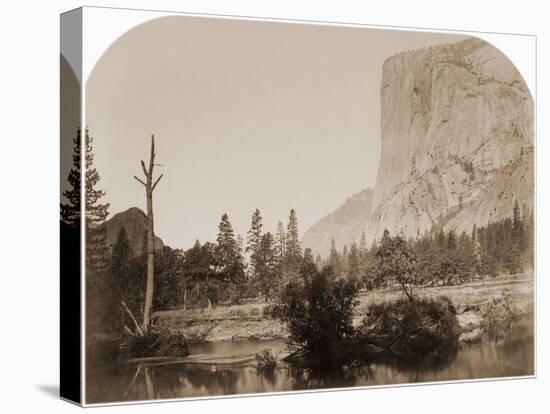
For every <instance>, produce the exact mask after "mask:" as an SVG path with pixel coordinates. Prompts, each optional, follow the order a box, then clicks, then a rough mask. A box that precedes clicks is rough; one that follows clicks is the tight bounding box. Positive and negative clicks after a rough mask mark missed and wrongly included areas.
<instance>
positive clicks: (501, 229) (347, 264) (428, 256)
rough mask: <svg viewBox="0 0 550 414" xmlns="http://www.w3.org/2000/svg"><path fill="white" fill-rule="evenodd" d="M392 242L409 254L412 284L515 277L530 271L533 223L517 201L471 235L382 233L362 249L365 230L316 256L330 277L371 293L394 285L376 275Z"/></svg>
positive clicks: (437, 231) (530, 215) (447, 283)
mask: <svg viewBox="0 0 550 414" xmlns="http://www.w3.org/2000/svg"><path fill="white" fill-rule="evenodd" d="M390 240H393V242H395V243H396V245H395V246H393V247H392V248H393V249H397V246H404V247H405V249H401V250H402V251H401V253H402V254H404V255H410V257H411V261H412V262H414V265H415V269H416V270H415V278H414V284H418V285H432V286H433V285H454V284H459V283H466V282H469V281H472V280H475V279H480V278H485V277H495V276H497V275H499V274H503V273H508V274H517V273H521V272H524V271H527V270H532V268H533V251H534V246H533V240H534V219H533V212H532V210H530V209H529V208H528V207H527V206H523V208H520V206H519V203H518V202H517V201H515V202H514V204H513V207H512V208H511V215H510V217H507V218H505V219H502V220H499V221H495V222H492V223H489V224H487V225H485V226H482V227H477V226H476V225H474V226H473V227H472V231H471V232H470V233H467V232H466V231H463V232H462V233H460V235H457V233H456V231H454V230H448V231H445V230H444V229H439V230H432V231H430V232H427V233H426V234H425V235H424V236H422V237H418V238H416V239H412V238H411V239H408V240H407V239H405V238H403V237H401V236H399V235H396V236H394V239H392V238H391V235H390V233H389V232H388V231H387V230H386V231H385V232H384V235H383V237H382V239H381V240H379V241H378V242H374V243H373V244H372V245H371V246H370V247H367V243H366V236H365V232H363V233H362V235H361V240H360V242H359V244H356V243H352V244H351V246H350V247H349V248H348V247H347V246H346V245H345V246H343V248H342V249H341V250H339V249H338V248H337V246H336V244H335V242H334V239H333V240H332V242H331V244H332V245H331V249H330V253H329V255H328V257H327V258H326V259H322V258H321V257H320V256H316V258H315V263H316V265H317V267H318V268H319V269H322V268H323V267H326V266H330V267H331V268H333V269H334V271H335V273H337V274H341V275H345V276H347V277H349V278H353V279H356V280H357V281H358V282H359V283H361V284H362V287H363V288H366V289H374V288H383V287H389V286H391V285H392V284H394V281H393V279H392V278H390V277H387V275H384V274H383V273H381V271H380V266H379V265H380V257H381V249H383V248H385V247H386V245H387V242H389V241H390Z"/></svg>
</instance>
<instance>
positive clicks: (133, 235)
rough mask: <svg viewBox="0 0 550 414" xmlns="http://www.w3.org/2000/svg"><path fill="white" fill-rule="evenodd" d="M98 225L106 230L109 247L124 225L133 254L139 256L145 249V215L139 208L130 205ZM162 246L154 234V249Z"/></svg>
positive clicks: (114, 241) (161, 242)
mask: <svg viewBox="0 0 550 414" xmlns="http://www.w3.org/2000/svg"><path fill="white" fill-rule="evenodd" d="M99 227H100V228H104V229H105V230H106V243H107V246H108V247H109V248H112V247H113V245H114V244H115V243H116V240H117V237H118V234H119V232H120V229H121V228H122V227H124V229H125V230H126V234H127V236H128V241H129V244H130V249H131V251H132V253H133V255H134V256H139V255H140V254H141V253H142V252H143V251H144V250H145V240H146V234H147V216H146V215H145V213H144V212H143V211H142V210H141V209H139V208H137V207H131V208H129V209H128V210H126V211H122V212H120V213H117V214H115V215H114V216H113V217H111V218H110V219H109V220H107V221H105V222H104V223H102V224H101V225H100V226H99ZM163 247H164V243H163V241H162V240H161V239H160V238H159V237H156V236H155V250H160V249H162V248H163Z"/></svg>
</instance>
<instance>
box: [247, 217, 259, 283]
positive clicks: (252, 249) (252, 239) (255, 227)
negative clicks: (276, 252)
mask: <svg viewBox="0 0 550 414" xmlns="http://www.w3.org/2000/svg"><path fill="white" fill-rule="evenodd" d="M262 226H263V224H262V215H261V213H260V210H259V209H256V210H255V211H254V213H252V222H251V224H250V230H248V241H247V245H246V249H245V251H246V253H249V254H250V265H251V267H252V269H251V270H252V272H253V274H254V275H255V276H256V267H257V266H258V263H257V261H258V252H259V250H260V243H261V241H262Z"/></svg>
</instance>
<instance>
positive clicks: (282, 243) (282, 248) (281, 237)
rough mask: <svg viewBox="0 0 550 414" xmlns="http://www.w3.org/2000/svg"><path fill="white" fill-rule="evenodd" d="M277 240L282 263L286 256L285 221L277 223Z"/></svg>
mask: <svg viewBox="0 0 550 414" xmlns="http://www.w3.org/2000/svg"><path fill="white" fill-rule="evenodd" d="M275 242H276V243H277V253H278V256H279V261H280V262H281V263H282V262H284V259H285V257H286V233H285V227H284V225H283V223H281V222H280V221H279V222H278V223H277V233H276V234H275Z"/></svg>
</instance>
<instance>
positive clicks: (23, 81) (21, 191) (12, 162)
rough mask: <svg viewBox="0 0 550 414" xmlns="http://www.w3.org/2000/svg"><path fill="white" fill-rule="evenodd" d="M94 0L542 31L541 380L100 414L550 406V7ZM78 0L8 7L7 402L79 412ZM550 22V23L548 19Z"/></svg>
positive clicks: (529, 409)
mask: <svg viewBox="0 0 550 414" xmlns="http://www.w3.org/2000/svg"><path fill="white" fill-rule="evenodd" d="M370 3H371V4H368V2H366V1H358V2H351V1H346V0H338V1H331V2H321V1H311V2H307V1H299V0H294V1H291V0H277V1H275V0H271V1H263V2H260V1H253V0H250V1H245V0H232V1H227V0H226V1H223V0H219V1H214V0H197V1H185V0H180V1H175V0H173V1H169V0H157V1H152V0H134V1H129V0H127V1H123V0H118V1H115V0H113V1H94V0H89V1H87V2H86V3H85V4H87V5H102V6H115V7H133V8H145V9H152V8H154V9H162V10H177V11H187V12H197V13H219V14H220V13H221V14H232V15H244V16H260V17H277V18H288V19H310V20H324V21H341V22H349V23H366V24H380V25H401V26H417V27H425V28H430V27H433V28H443V29H457V30H474V31H491V32H507V33H529V34H537V35H538V36H539V38H538V52H539V53H538V76H539V77H538V91H537V95H538V114H539V118H538V136H537V184H538V185H537V213H538V214H537V228H538V235H537V243H538V260H537V264H538V281H537V285H538V308H537V311H538V317H539V324H538V343H537V346H538V354H537V357H538V361H537V362H538V364H537V365H538V378H537V379H533V380H515V381H493V382H481V383H480V382H477V383H467V384H453V385H437V386H413V387H398V388H384V389H371V390H363V391H346V392H329V393H315V394H307V395H305V394H295V395H291V396H272V397H261V398H233V399H222V400H213V401H201V402H186V403H165V404H160V405H140V406H126V407H120V408H101V409H94V410H97V412H103V411H108V410H116V411H117V412H132V413H139V412H155V413H159V412H182V411H184V412H187V413H189V412H201V413H209V412H224V413H229V412H249V411H250V412H253V411H255V412H262V414H264V413H266V414H267V413H271V412H273V413H275V412H277V413H280V412H300V411H306V410H307V412H344V411H348V412H354V411H356V410H357V411H362V412H368V411H370V412H384V413H386V412H390V413H392V412H400V411H401V412H407V413H410V412H422V413H432V412H433V413H442V412H443V413H464V412H498V413H518V412H522V413H536V412H547V410H548V406H549V405H550V398H549V397H548V395H549V393H550V380H549V379H548V378H549V375H550V364H549V362H548V361H549V357H548V356H549V354H550V346H549V345H550V341H549V336H548V328H547V327H548V326H550V323H549V319H550V309H549V306H548V303H549V302H550V299H548V298H549V297H550V290H549V289H550V288H549V286H550V284H549V282H548V281H547V278H546V275H547V274H548V273H549V272H548V270H549V269H548V266H549V261H548V254H546V255H545V251H548V247H547V244H548V236H547V234H545V230H547V229H548V228H549V227H548V223H549V218H548V214H547V211H548V210H549V208H550V203H549V201H550V198H549V196H548V190H546V189H545V187H546V188H547V187H548V186H547V185H546V186H545V185H544V184H545V183H548V182H550V177H549V175H548V171H549V167H548V162H545V161H546V160H545V156H547V155H548V147H549V144H548V143H547V140H546V139H545V137H546V136H547V132H548V121H547V117H545V114H547V113H548V111H549V110H550V109H549V107H548V95H547V94H545V93H544V92H547V91H549V90H550V88H549V84H548V81H549V79H550V78H549V76H548V75H547V74H548V73H549V72H550V66H549V58H550V55H549V54H548V52H549V50H548V42H549V41H550V33H549V32H548V28H547V27H548V19H547V15H548V12H546V11H545V10H544V2H541V1H538V2H537V1H528V0H524V1H521V2H518V1H516V2H508V3H505V2H496V1H494V2H493V1H480V0H477V1H469V0H460V1H454V2H449V1H446V2H444V1H441V0H439V1H420V0H416V1H391V0H386V1H381V2H370ZM81 5H82V3H80V2H78V1H72V0H58V1H57V2H55V3H54V2H48V1H30V0H21V1H10V2H3V8H2V9H1V10H0V53H1V55H0V56H1V60H0V177H1V183H2V187H1V188H2V190H1V192H0V194H1V196H0V197H1V201H0V209H1V214H0V217H1V223H2V226H0V251H1V254H0V278H1V279H0V280H1V282H0V311H1V312H0V357H2V363H1V364H0V396H1V397H0V405H1V407H2V408H1V409H0V410H2V411H3V412H8V413H12V412H48V413H49V412H68V411H71V410H73V411H74V410H77V408H76V407H73V406H71V405H69V404H67V403H64V402H60V401H58V400H57V399H56V398H55V397H54V395H55V393H56V392H57V391H56V389H57V384H58V375H59V369H58V365H59V358H58V311H59V308H58V301H59V294H58V280H59V279H58V263H59V260H58V188H59V186H58V180H59V177H58V164H59V156H58V153H59V151H58V123H59V122H58V119H59V113H58V112H59V111H58V96H59V81H58V79H59V72H58V65H59V48H58V44H59V16H58V15H59V13H60V12H63V11H67V10H69V9H72V8H75V7H79V6H81ZM545 17H546V18H545Z"/></svg>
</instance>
